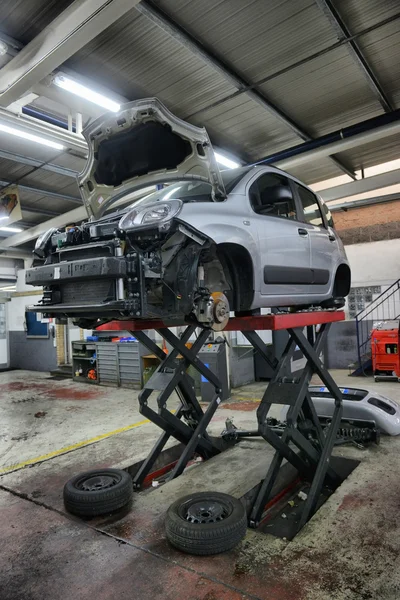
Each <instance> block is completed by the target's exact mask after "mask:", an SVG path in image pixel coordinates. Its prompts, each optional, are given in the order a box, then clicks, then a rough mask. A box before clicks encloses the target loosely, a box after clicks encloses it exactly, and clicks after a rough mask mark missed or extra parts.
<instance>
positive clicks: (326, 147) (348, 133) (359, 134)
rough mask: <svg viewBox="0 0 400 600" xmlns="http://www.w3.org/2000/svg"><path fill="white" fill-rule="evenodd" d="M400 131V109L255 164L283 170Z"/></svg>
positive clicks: (289, 149)
mask: <svg viewBox="0 0 400 600" xmlns="http://www.w3.org/2000/svg"><path fill="white" fill-rule="evenodd" d="M399 130H400V109H398V110H395V111H393V112H391V113H387V114H384V115H379V116H378V117H373V118H372V119H367V120H366V121H361V122H360V123H356V124H355V125H350V126H349V127H344V128H343V129H338V130H337V131H333V132H332V133H328V134H326V135H323V136H321V137H319V138H317V139H316V140H311V141H309V142H305V143H304V144H298V145H297V146H292V147H291V148H288V149H287V150H282V151H281V152H276V153H275V154H270V155H269V156H266V157H265V158H262V159H261V160H258V161H257V162H256V163H255V164H257V165H259V164H267V165H268V164H279V166H280V167H281V168H282V169H285V168H288V167H289V166H290V167H294V166H298V165H300V164H305V163H306V162H309V161H310V159H311V158H316V157H318V158H322V157H324V156H329V155H330V154H333V153H334V152H340V151H342V150H346V149H348V148H353V147H354V146H358V145H360V144H361V143H363V144H365V143H368V142H371V141H374V140H376V139H381V138H383V137H386V136H389V135H391V134H392V133H393V134H395V133H397V132H398V131H399Z"/></svg>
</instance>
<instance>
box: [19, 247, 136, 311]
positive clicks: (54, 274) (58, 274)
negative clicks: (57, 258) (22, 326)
mask: <svg viewBox="0 0 400 600" xmlns="http://www.w3.org/2000/svg"><path fill="white" fill-rule="evenodd" d="M25 281H26V283H27V284H29V285H33V286H41V287H43V298H42V299H41V301H40V303H39V304H37V305H35V306H32V307H30V310H32V311H34V312H40V313H43V314H44V315H45V316H46V317H60V316H64V317H70V318H80V317H84V318H95V319H101V318H107V319H110V318H123V317H126V318H129V317H131V318H132V317H136V318H140V317H143V316H144V312H145V307H144V300H143V293H142V289H143V286H142V268H141V260H140V256H139V254H138V253H136V252H135V253H132V254H128V255H125V256H120V257H117V256H107V257H104V256H103V257H96V258H88V259H82V260H73V261H65V262H59V263H54V264H49V265H43V266H39V267H33V268H31V269H28V270H27V272H26V278H25Z"/></svg>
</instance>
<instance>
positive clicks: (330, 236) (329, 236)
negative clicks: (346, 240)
mask: <svg viewBox="0 0 400 600" xmlns="http://www.w3.org/2000/svg"><path fill="white" fill-rule="evenodd" d="M328 238H329V239H330V241H331V242H336V237H335V236H334V235H333V233H330V234H329V235H328Z"/></svg>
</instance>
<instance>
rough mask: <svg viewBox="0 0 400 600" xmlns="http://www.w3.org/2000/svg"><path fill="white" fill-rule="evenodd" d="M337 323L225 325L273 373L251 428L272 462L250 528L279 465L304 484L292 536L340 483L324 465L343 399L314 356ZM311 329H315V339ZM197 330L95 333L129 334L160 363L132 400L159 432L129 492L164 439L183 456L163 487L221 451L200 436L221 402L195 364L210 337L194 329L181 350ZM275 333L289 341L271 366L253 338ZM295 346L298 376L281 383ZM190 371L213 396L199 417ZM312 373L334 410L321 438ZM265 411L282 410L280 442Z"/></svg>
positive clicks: (303, 317) (295, 316)
mask: <svg viewBox="0 0 400 600" xmlns="http://www.w3.org/2000/svg"><path fill="white" fill-rule="evenodd" d="M344 318H345V316H344V313H343V312H342V311H312V312H310V311H308V312H299V313H282V314H273V315H265V316H254V317H253V316H249V317H237V318H233V319H231V320H230V321H229V323H228V326H227V327H226V330H228V331H242V333H243V335H244V336H245V337H246V338H247V339H248V341H249V342H250V344H251V345H252V346H253V348H254V350H255V352H258V353H259V354H260V356H261V357H262V358H263V359H264V360H265V361H266V362H267V363H268V364H269V365H270V366H271V367H272V368H273V370H274V375H273V377H272V379H271V381H270V383H269V385H268V387H267V388H266V390H265V392H264V395H263V397H262V400H261V403H260V405H259V407H258V410H257V422H258V432H259V434H260V435H261V436H262V437H263V438H264V439H265V440H266V441H267V442H268V443H269V444H270V445H272V446H273V448H274V449H275V454H274V457H273V460H272V462H271V464H270V465H269V467H268V470H267V473H266V476H265V478H264V479H263V480H262V482H261V484H260V488H259V490H258V493H257V495H256V497H255V500H254V503H253V506H252V508H251V511H250V517H249V525H250V527H254V528H255V527H257V526H258V525H259V523H260V520H261V518H262V514H263V511H264V507H265V506H266V504H267V502H268V500H269V498H270V495H271V492H272V489H273V486H274V483H275V481H276V479H277V477H278V474H279V470H280V468H281V465H282V462H283V460H286V461H288V462H290V463H291V464H292V465H293V466H294V467H295V469H296V470H297V471H298V472H299V474H300V475H301V476H302V477H303V478H305V479H307V480H309V481H310V491H309V494H308V497H307V500H306V501H305V502H304V509H303V511H302V515H301V519H300V521H299V523H298V529H301V527H302V526H303V525H304V524H305V523H306V522H307V521H308V520H309V519H310V518H311V516H312V515H313V514H314V512H315V510H316V507H317V503H318V498H319V495H320V492H321V489H322V487H323V486H324V484H326V483H328V485H329V483H330V484H331V485H332V486H335V487H337V486H338V485H339V484H340V482H341V481H340V477H339V475H338V474H337V473H336V472H335V471H334V469H332V468H331V467H330V464H329V461H330V457H331V454H332V450H333V447H334V445H335V440H336V434H337V431H338V428H339V426H340V422H341V418H342V394H341V392H340V390H339V388H338V386H337V385H336V383H335V381H334V380H333V378H332V377H331V375H330V374H329V372H328V370H327V369H326V367H325V366H324V364H323V363H322V361H321V359H320V354H321V352H322V350H323V348H324V345H325V343H326V340H327V336H328V333H329V329H330V326H331V324H332V323H333V322H337V321H342V320H344ZM315 325H319V330H318V332H317V333H316V334H315V331H314V326H315ZM174 326H176V324H174ZM197 327H198V326H197V325H195V324H193V325H187V324H186V329H185V331H184V332H183V334H182V335H181V337H180V338H178V337H177V336H176V335H175V334H173V333H172V332H171V331H170V329H169V328H168V325H167V324H165V323H163V322H161V321H129V322H127V321H113V322H111V323H107V324H106V325H102V326H100V327H99V328H98V329H99V330H102V331H122V330H125V331H126V330H129V331H131V332H132V334H134V335H135V337H136V338H137V339H138V340H139V341H140V342H141V343H142V344H143V345H144V346H146V348H148V350H149V351H150V352H152V353H154V354H155V355H156V356H157V357H158V358H159V359H160V365H159V366H158V367H157V369H156V371H155V372H154V373H153V375H152V376H151V377H150V379H149V381H148V382H147V383H146V384H145V386H144V389H143V390H142V391H141V393H140V394H139V404H140V412H141V414H143V416H145V417H146V418H148V419H149V420H150V421H152V422H153V423H154V424H156V425H157V426H158V427H160V428H161V429H162V430H163V433H162V434H161V436H160V437H159V439H158V440H157V442H156V444H155V445H154V447H153V448H152V450H151V452H150V453H149V455H148V457H147V458H146V459H145V461H144V462H143V464H142V465H141V467H140V468H139V470H138V471H137V473H136V474H135V476H134V479H133V483H134V486H135V487H136V488H140V487H141V485H142V484H143V481H144V480H145V479H146V477H148V475H149V473H151V471H152V468H153V466H154V464H155V462H156V461H157V459H158V457H159V456H160V454H161V452H162V451H163V449H164V447H165V445H166V443H167V442H168V440H169V439H170V437H174V438H175V439H176V440H178V441H179V442H181V443H182V444H183V451H182V453H181V455H180V457H179V459H178V461H177V462H176V464H175V466H174V467H173V469H172V471H171V472H170V473H169V474H168V475H167V480H170V479H174V478H175V477H177V476H178V475H180V474H181V473H182V472H183V471H184V469H185V467H186V466H187V464H188V462H189V461H190V460H191V459H192V457H193V456H194V454H195V453H196V454H199V455H200V456H202V457H203V458H204V459H208V458H211V457H212V456H215V455H217V454H219V453H220V452H221V451H222V450H223V449H224V447H226V442H224V441H223V440H222V438H212V437H211V436H209V434H208V433H207V427H208V425H209V423H210V421H211V419H212V417H213V415H214V414H215V411H216V409H217V408H218V406H219V404H220V402H221V400H220V394H221V384H220V381H219V379H218V377H217V376H216V375H215V374H214V373H212V372H211V371H210V369H209V368H208V367H207V366H206V365H205V364H204V363H203V362H202V361H201V360H200V359H199V358H198V353H199V351H200V350H201V347H202V346H203V344H204V343H205V342H206V340H207V338H208V336H209V333H210V330H209V329H201V331H200V333H199V334H198V336H197V339H196V341H195V342H194V343H193V345H192V346H191V347H188V346H187V345H186V344H187V342H188V341H189V339H190V338H191V336H192V335H193V334H194V333H195V331H196V328H197ZM304 328H307V335H305V334H304V332H303V330H304ZM148 329H155V330H156V331H157V332H158V333H159V335H160V336H161V337H162V338H163V339H164V340H165V341H166V342H167V343H168V344H169V345H170V346H171V347H172V350H171V351H170V352H169V353H168V354H167V353H166V352H165V351H164V350H162V349H161V348H160V347H159V346H158V345H157V344H156V343H155V342H154V341H153V340H152V339H151V338H150V337H149V336H148V335H147V334H146V333H145V330H148ZM282 329H286V330H287V332H288V334H289V340H288V343H287V345H286V348H285V350H284V352H283V354H282V356H281V358H280V360H279V361H277V360H274V361H271V358H270V354H269V353H268V351H267V347H266V345H265V343H264V342H263V340H262V339H261V337H260V336H259V335H258V334H257V333H256V330H282ZM296 346H297V347H298V348H300V350H301V351H302V352H303V355H304V357H305V358H306V365H305V367H304V368H303V370H302V371H301V373H300V374H299V375H298V376H297V375H296V374H295V375H294V376H288V373H290V372H291V371H290V365H291V361H292V358H293V354H294V352H295V349H296ZM189 366H193V367H194V368H195V369H196V370H197V371H198V372H199V373H200V374H201V375H202V376H203V377H205V378H206V379H207V380H208V381H209V382H210V383H211V384H212V385H213V386H214V391H215V393H214V396H213V398H212V400H211V402H210V403H209V404H208V406H207V408H206V410H203V408H202V407H201V405H200V404H199V402H198V400H197V398H196V394H195V390H194V382H193V379H192V378H191V377H190V376H189V375H188V374H187V369H188V368H189ZM314 373H316V374H318V376H319V377H320V378H321V380H322V381H323V383H324V385H325V386H326V387H327V388H328V390H329V391H330V392H331V394H332V396H333V398H334V403H335V408H334V413H333V416H332V420H331V424H330V426H329V427H328V428H326V429H325V431H323V430H322V427H321V424H320V422H319V419H318V416H317V414H316V411H315V408H314V405H313V403H312V400H311V397H310V394H309V392H308V387H309V384H310V380H311V378H312V376H313V374H314ZM154 391H158V392H159V394H158V396H157V405H158V411H157V412H156V411H155V410H154V409H153V408H151V407H150V406H149V402H148V401H149V398H150V396H151V394H152V393H153V392H154ZM174 391H176V393H177V395H178V397H179V400H180V404H179V407H178V409H177V410H176V412H175V413H174V412H172V411H171V410H169V409H168V407H167V401H168V399H169V398H170V397H171V394H172V393H173V392H174ZM272 404H282V405H289V410H288V414H287V420H286V425H285V429H284V431H283V432H282V434H281V435H277V434H276V433H275V432H274V431H273V428H272V427H270V426H269V425H268V413H269V410H270V408H271V405H272Z"/></svg>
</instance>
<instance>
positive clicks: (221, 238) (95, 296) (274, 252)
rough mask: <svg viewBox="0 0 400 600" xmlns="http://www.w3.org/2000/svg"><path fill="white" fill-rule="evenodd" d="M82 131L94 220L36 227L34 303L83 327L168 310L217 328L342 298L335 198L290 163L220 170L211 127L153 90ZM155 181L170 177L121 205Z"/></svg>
mask: <svg viewBox="0 0 400 600" xmlns="http://www.w3.org/2000/svg"><path fill="white" fill-rule="evenodd" d="M83 135H84V137H85V138H86V141H87V143H88V148H89V154H88V159H87V163H86V166H85V169H84V171H83V172H82V173H81V174H80V175H79V177H78V183H79V188H80V191H81V195H82V198H83V202H84V204H85V206H86V209H87V212H88V220H87V222H84V223H83V224H81V225H73V226H69V227H66V228H63V229H56V228H53V229H49V230H48V231H46V232H45V233H44V234H43V235H41V236H40V237H39V238H38V240H37V241H36V245H35V250H34V256H35V262H34V266H33V267H32V268H31V269H29V270H27V272H26V283H28V284H31V285H34V286H43V298H42V299H41V301H40V303H39V304H38V305H36V306H34V307H32V310H34V311H37V312H42V313H44V314H46V315H47V316H49V317H58V318H66V317H67V318H72V319H73V320H74V321H75V322H76V323H77V324H78V325H80V326H82V327H84V326H85V327H89V328H90V327H92V326H93V325H94V324H95V323H99V322H107V321H110V320H113V319H127V320H128V319H163V320H164V322H168V323H177V322H182V321H183V320H186V321H192V322H198V323H200V324H202V325H203V326H206V327H212V328H214V329H216V330H220V329H223V327H224V326H225V325H226V323H227V320H228V318H229V313H230V311H234V312H235V313H236V314H237V313H240V314H243V313H248V312H250V313H251V312H254V311H258V310H259V309H261V308H270V307H300V306H301V307H305V306H307V307H309V306H320V307H326V308H337V307H340V306H343V304H344V297H345V296H346V295H347V294H348V293H349V290H350V268H349V264H348V261H347V258H346V254H345V251H344V247H343V244H342V242H341V240H340V239H339V237H338V234H337V233H336V231H335V229H334V227H333V221H332V216H331V213H330V211H329V209H328V207H327V206H326V205H325V204H324V203H323V202H322V200H321V199H320V198H319V197H318V196H317V195H316V194H315V193H314V192H313V191H312V190H311V189H310V188H308V187H307V186H305V185H304V184H303V183H302V182H301V181H299V180H298V179H296V178H295V177H292V176H291V175H289V174H287V173H285V172H283V171H281V170H279V169H277V168H274V167H271V166H265V165H264V166H263V165H258V166H257V165H256V166H247V167H242V168H237V169H230V170H226V171H222V172H220V170H219V168H218V166H217V162H216V159H215V155H214V151H213V148H212V146H211V143H210V139H209V137H208V134H207V132H206V130H205V129H203V128H199V127H196V126H193V125H191V124H189V123H187V122H185V121H182V120H181V119H179V118H177V117H175V116H174V115H173V114H172V113H171V112H169V111H168V110H167V109H166V108H165V106H164V105H163V104H162V103H161V102H159V101H158V100H157V99H155V98H153V99H145V100H139V101H134V102H132V103H129V104H127V105H125V106H123V107H122V109H121V111H120V112H118V113H107V114H106V115H104V116H103V117H100V118H99V119H97V120H96V121H94V122H93V123H92V124H90V125H89V126H88V127H87V128H86V129H85V130H84V132H83ZM150 185H151V186H154V187H155V186H156V185H157V187H159V188H162V189H157V190H156V191H154V192H153V193H150V194H148V195H146V196H145V197H142V198H140V199H139V200H137V201H136V202H134V203H133V204H131V205H130V206H128V207H127V208H126V205H127V202H128V201H129V195H130V194H132V192H136V193H137V190H139V189H141V188H145V187H147V186H150ZM154 187H153V188H152V189H154ZM123 204H124V205H125V208H121V206H123ZM112 206H113V208H112V209H111V207H112Z"/></svg>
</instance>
